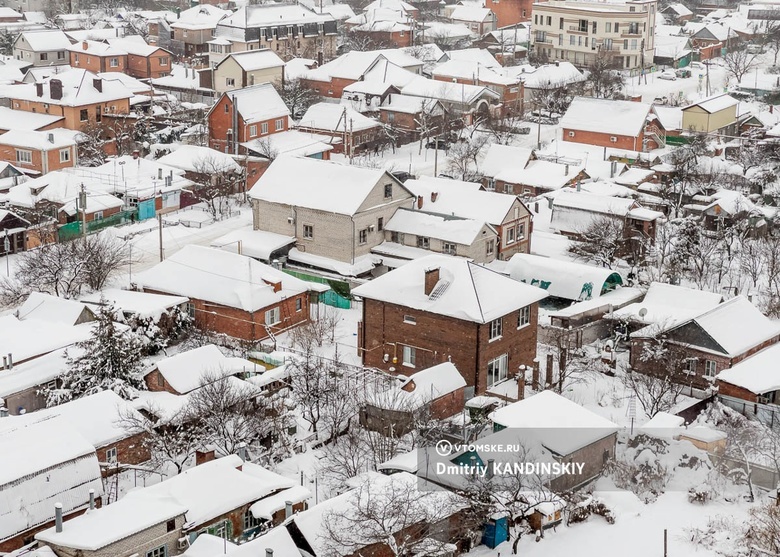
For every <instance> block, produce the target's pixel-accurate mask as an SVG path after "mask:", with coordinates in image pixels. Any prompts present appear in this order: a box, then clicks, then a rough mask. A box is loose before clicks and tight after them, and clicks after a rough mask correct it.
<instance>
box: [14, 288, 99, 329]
mask: <svg viewBox="0 0 780 557" xmlns="http://www.w3.org/2000/svg"><path fill="white" fill-rule="evenodd" d="M84 310H87V312H88V313H92V312H91V311H90V310H89V309H87V306H85V305H84V304H82V303H81V302H77V301H75V300H66V299H64V298H59V297H57V296H52V295H51V294H44V293H42V292H31V293H30V295H29V296H27V299H26V300H25V302H24V303H23V304H22V305H21V306H19V309H17V310H16V316H17V317H18V318H19V319H21V320H22V321H24V320H25V319H40V320H43V321H48V322H50V323H62V324H64V325H75V324H76V322H77V321H78V320H79V318H80V317H81V316H82V315H83V314H84Z"/></svg>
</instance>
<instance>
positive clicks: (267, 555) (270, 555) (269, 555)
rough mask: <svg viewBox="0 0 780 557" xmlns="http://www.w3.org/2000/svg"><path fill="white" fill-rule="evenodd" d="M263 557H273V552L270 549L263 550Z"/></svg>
mask: <svg viewBox="0 0 780 557" xmlns="http://www.w3.org/2000/svg"><path fill="white" fill-rule="evenodd" d="M265 557H274V550H273V549H271V548H270V547H266V548H265Z"/></svg>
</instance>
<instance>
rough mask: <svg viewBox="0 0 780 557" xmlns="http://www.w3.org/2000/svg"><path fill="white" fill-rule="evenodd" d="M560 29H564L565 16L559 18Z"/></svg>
mask: <svg viewBox="0 0 780 557" xmlns="http://www.w3.org/2000/svg"><path fill="white" fill-rule="evenodd" d="M558 29H563V18H562V17H561V18H559V19H558Z"/></svg>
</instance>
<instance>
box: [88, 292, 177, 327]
mask: <svg viewBox="0 0 780 557" xmlns="http://www.w3.org/2000/svg"><path fill="white" fill-rule="evenodd" d="M81 301H82V302H85V303H87V304H90V305H94V306H99V305H100V303H101V301H105V302H107V303H109V304H111V305H113V306H114V309H116V310H117V311H121V312H122V313H124V314H131V315H136V316H138V317H140V318H142V319H146V318H149V317H151V318H152V320H153V321H155V322H156V321H157V320H158V319H159V318H160V316H161V315H162V314H163V313H165V312H166V311H168V310H169V309H171V308H174V307H176V306H180V305H182V304H185V303H187V302H188V301H189V299H188V298H186V297H184V296H166V295H163V294H150V293H149V292H136V291H135V290H120V289H119V288H106V289H104V290H101V291H100V292H98V293H95V294H90V295H88V296H85V297H84V298H82V299H81Z"/></svg>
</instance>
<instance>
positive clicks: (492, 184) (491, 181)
mask: <svg viewBox="0 0 780 557" xmlns="http://www.w3.org/2000/svg"><path fill="white" fill-rule="evenodd" d="M485 189H486V190H488V191H496V179H495V178H488V179H487V186H486V187H485Z"/></svg>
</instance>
